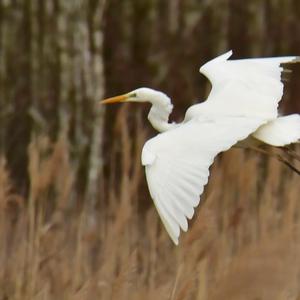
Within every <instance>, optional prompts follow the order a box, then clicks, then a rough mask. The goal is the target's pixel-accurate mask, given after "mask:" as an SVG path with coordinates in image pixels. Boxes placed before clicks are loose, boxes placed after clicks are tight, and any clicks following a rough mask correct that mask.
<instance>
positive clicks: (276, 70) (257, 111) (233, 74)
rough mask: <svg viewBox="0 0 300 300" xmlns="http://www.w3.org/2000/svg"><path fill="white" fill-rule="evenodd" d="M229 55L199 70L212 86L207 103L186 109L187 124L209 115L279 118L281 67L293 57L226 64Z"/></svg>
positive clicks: (281, 86)
mask: <svg viewBox="0 0 300 300" xmlns="http://www.w3.org/2000/svg"><path fill="white" fill-rule="evenodd" d="M231 55H232V51H229V52H227V53H225V54H223V55H221V56H219V57H217V58H215V59H213V60H211V61H209V62H208V63H206V64H205V65H203V66H202V67H201V68H200V72H201V73H202V74H204V75H205V76H206V77H207V78H208V79H209V80H210V82H211V84H212V90H211V92H210V94H209V96H208V98H207V101H205V102H203V103H200V104H196V105H193V106H191V107H190V108H189V110H188V112H187V115H186V120H189V119H191V118H193V117H194V116H195V115H197V114H199V113H201V112H202V111H203V110H205V112H212V113H214V114H220V115H231V116H233V115H235V116H237V115H239V116H241V115H243V116H251V117H262V118H267V119H269V120H271V119H274V118H276V117H277V115H278V111H277V109H278V103H279V101H280V100H281V98H282V94H283V84H282V82H281V72H282V70H283V68H282V67H281V66H280V64H281V63H286V62H290V61H292V60H294V59H295V58H296V57H295V56H287V57H270V58H252V59H239V60H228V58H229V57H230V56H231Z"/></svg>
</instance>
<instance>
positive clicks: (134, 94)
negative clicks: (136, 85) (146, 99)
mask: <svg viewBox="0 0 300 300" xmlns="http://www.w3.org/2000/svg"><path fill="white" fill-rule="evenodd" d="M129 96H130V97H131V98H136V97H137V94H136V93H131V94H130V95H129Z"/></svg>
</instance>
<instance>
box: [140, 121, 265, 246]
mask: <svg viewBox="0 0 300 300" xmlns="http://www.w3.org/2000/svg"><path fill="white" fill-rule="evenodd" d="M262 123H264V120H263V119H261V118H244V117H224V118H220V117H218V118H213V117H211V118H205V119H203V118H195V119H193V120H191V121H189V122H187V123H185V124H182V125H180V126H178V127H177V128H174V129H172V130H170V131H167V132H164V133H161V134H159V135H157V136H156V137H154V138H152V139H150V140H149V141H148V142H147V143H146V144H145V145H144V148H143V151H142V164H143V165H144V166H145V169H146V177H147V182H148V187H149V191H150V194H151V197H152V199H153V201H154V204H155V206H156V208H157V211H158V213H159V215H160V217H161V219H162V221H163V223H164V225H165V228H166V230H167V231H168V233H169V235H170V237H171V238H172V240H173V241H174V243H175V244H178V238H179V235H180V228H181V229H182V230H184V231H186V230H187V228H188V223H187V218H188V219H191V218H192V216H193V214H194V207H196V206H197V205H198V204H199V201H200V195H201V194H202V192H203V189H204V186H205V185H206V183H207V181H208V176H209V166H210V165H211V164H212V163H213V160H214V158H215V156H216V155H217V154H218V153H219V152H221V151H225V150H227V149H229V148H230V147H231V146H232V145H234V144H235V143H237V142H238V141H240V140H243V139H245V138H246V137H247V136H248V135H249V134H250V133H252V132H254V131H255V130H256V129H257V128H258V127H259V126H260V125H261V124H262Z"/></svg>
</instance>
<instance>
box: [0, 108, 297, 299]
mask: <svg viewBox="0 0 300 300" xmlns="http://www.w3.org/2000/svg"><path fill="white" fill-rule="evenodd" d="M121 116H122V118H120V119H119V122H120V124H119V125H118V128H117V129H116V130H117V131H118V132H117V134H118V135H119V137H120V138H119V139H118V144H116V145H115V146H114V147H113V149H114V150H113V152H112V153H111V156H110V157H111V162H110V163H109V166H108V169H109V168H110V169H111V170H116V171H115V172H111V173H110V176H109V177H108V175H107V176H106V178H105V184H104V186H105V190H104V191H102V193H99V205H98V208H97V209H95V210H94V211H91V210H90V208H89V207H87V206H86V205H80V203H82V199H80V197H79V196H78V195H77V194H76V193H75V188H74V175H73V172H72V165H71V163H70V158H69V156H68V153H69V149H68V145H67V144H66V143H65V142H64V139H61V140H59V141H58V142H57V143H56V144H55V145H51V144H50V143H49V141H48V140H47V139H46V138H39V139H37V140H33V141H32V142H31V144H30V147H29V149H28V152H29V161H30V163H29V166H28V170H29V176H30V191H29V196H28V198H27V199H24V198H22V197H20V196H19V195H18V194H16V193H15V192H14V190H13V187H12V186H11V185H10V176H9V173H8V171H7V168H6V166H5V161H4V160H1V163H0V244H1V251H0V265H1V268H0V299H3V300H4V299H16V300H17V299H22V300H26V299H131V300H134V299H149V300H150V299H151V300H152V299H170V300H181V299H199V300H205V299H253V300H254V299H299V297H300V291H299V275H300V273H299V271H300V264H299V261H298V260H299V258H298V257H299V251H300V240H299V238H300V231H299V225H300V224H299V223H300V220H299V211H300V207H299V205H300V203H299V194H300V179H299V177H297V176H296V175H294V174H293V173H292V172H291V171H290V170H288V169H286V167H284V166H281V165H280V164H279V163H277V162H276V161H274V160H269V161H267V160H266V159H265V158H264V157H261V156H259V155H257V154H255V153H252V152H245V151H242V150H238V149H233V150H231V151H229V152H227V153H225V154H223V155H222V156H221V157H219V159H218V160H217V162H216V163H215V164H214V166H213V168H212V176H211V180H210V183H209V185H208V186H207V188H206V192H205V195H204V196H203V197H202V203H201V205H200V208H199V209H198V210H197V216H196V217H195V218H194V220H193V221H192V222H191V226H190V227H191V228H190V230H189V231H188V233H186V234H184V235H183V237H182V239H181V242H180V245H179V246H178V247H175V246H174V245H173V244H172V243H171V241H170V239H169V238H168V236H167V234H166V232H165V230H164V229H163V228H162V224H161V222H160V220H159V219H158V215H157V213H156V212H155V210H154V207H153V205H148V203H150V198H149V195H148V192H147V191H146V190H145V179H144V176H143V172H142V168H141V166H140V163H139V153H140V149H141V146H142V144H143V141H144V139H145V136H146V134H145V132H144V131H143V130H141V133H140V135H139V136H138V137H137V138H134V139H132V138H130V133H129V131H128V128H127V126H124V124H125V122H126V112H123V113H122V114H121ZM118 149H122V152H121V153H120V151H119V150H118ZM116 157H118V161H119V166H117V165H116ZM132 157H133V158H132ZM120 170H121V171H120Z"/></svg>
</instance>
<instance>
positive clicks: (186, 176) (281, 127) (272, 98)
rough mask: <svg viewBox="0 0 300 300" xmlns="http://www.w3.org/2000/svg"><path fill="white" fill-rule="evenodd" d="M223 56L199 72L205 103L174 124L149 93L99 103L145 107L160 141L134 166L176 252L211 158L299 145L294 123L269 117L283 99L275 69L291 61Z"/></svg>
mask: <svg viewBox="0 0 300 300" xmlns="http://www.w3.org/2000/svg"><path fill="white" fill-rule="evenodd" d="M231 55H232V51H229V52H227V53H225V54H223V55H221V56H219V57H217V58H215V59H213V60H211V61H209V62H208V63H206V64H205V65H203V66H202V67H201V68H200V72H201V73H203V74H204V75H205V76H206V77H207V78H208V79H209V80H210V81H211V83H212V90H211V92H210V94H209V96H208V98H207V100H206V101H205V102H203V103H200V104H196V105H193V106H191V107H190V108H189V109H188V110H187V112H186V114H185V118H184V121H183V122H182V123H180V124H175V123H169V122H168V119H169V115H170V113H171V111H172V108H173V105H172V103H171V100H170V98H169V97H168V96H167V95H165V94H164V93H162V92H159V91H156V90H153V89H149V88H139V89H136V90H134V91H132V92H130V93H127V94H124V95H120V96H116V97H112V98H109V99H106V100H103V101H102V102H101V103H103V104H109V103H116V102H129V101H131V102H150V103H152V107H151V109H150V112H149V114H148V120H149V121H150V123H151V124H152V126H153V127H154V128H155V129H156V130H158V131H159V132H161V133H160V134H158V135H157V136H155V137H154V138H152V139H150V140H149V141H147V142H146V144H145V145H144V147H143V151H142V164H143V165H144V166H145V171H146V178H147V182H148V187H149V191H150V194H151V197H152V199H153V201H154V204H155V206H156V208H157V211H158V213H159V215H160V217H161V219H162V222H163V223H164V225H165V228H166V230H167V232H168V234H169V235H170V237H171V239H172V240H173V242H174V243H175V244H176V245H177V244H178V239H179V235H180V228H181V229H182V230H183V231H187V229H188V222H187V219H191V218H192V217H193V214H194V208H195V207H196V206H197V205H198V204H199V201H200V195H201V194H202V192H203V189H204V186H205V185H206V183H207V181H208V176H209V167H210V165H211V164H212V163H213V161H214V158H215V156H216V155H217V154H218V153H220V152H222V151H226V150H228V149H229V148H231V147H232V146H233V145H236V144H237V143H239V142H241V141H243V140H245V139H247V137H248V136H252V137H254V138H255V139H256V140H259V141H261V142H263V143H266V144H269V145H272V146H284V145H288V144H291V143H295V142H297V141H299V138H300V115H298V114H293V115H288V116H284V117H280V116H278V111H277V109H278V103H279V101H280V99H281V97H282V94H283V84H282V83H281V80H280V79H281V71H282V68H281V67H280V64H281V63H286V62H290V61H292V60H294V59H295V58H296V57H295V56H290V57H271V58H256V59H241V60H228V58H229V57H230V56H231Z"/></svg>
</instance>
